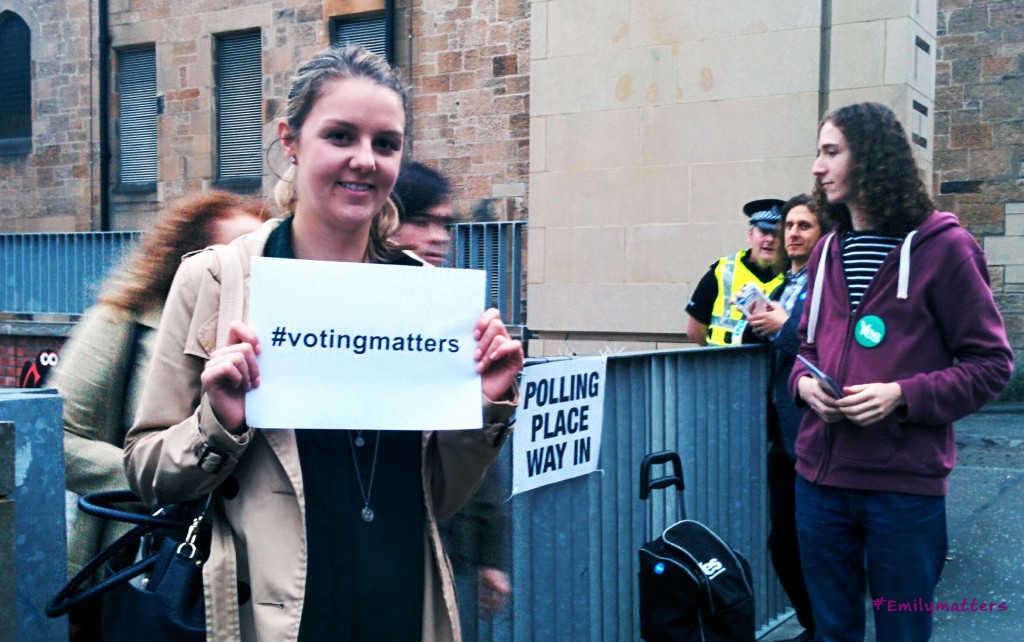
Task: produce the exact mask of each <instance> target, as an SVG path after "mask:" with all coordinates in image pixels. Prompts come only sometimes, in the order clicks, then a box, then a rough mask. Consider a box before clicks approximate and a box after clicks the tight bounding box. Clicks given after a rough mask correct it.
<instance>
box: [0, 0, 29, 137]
mask: <svg viewBox="0 0 1024 642" xmlns="http://www.w3.org/2000/svg"><path fill="white" fill-rule="evenodd" d="M0 60H3V61H4V64H3V66H2V67H0V156H22V155H26V154H30V153H32V29H31V28H30V27H29V26H28V23H27V22H26V21H25V19H24V18H22V17H21V16H20V15H18V14H17V13H15V12H14V11H9V10H8V11H2V12H0Z"/></svg>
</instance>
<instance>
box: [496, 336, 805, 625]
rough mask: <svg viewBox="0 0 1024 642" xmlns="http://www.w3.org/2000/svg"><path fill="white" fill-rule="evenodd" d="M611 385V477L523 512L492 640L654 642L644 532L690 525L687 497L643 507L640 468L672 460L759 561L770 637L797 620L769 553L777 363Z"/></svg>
mask: <svg viewBox="0 0 1024 642" xmlns="http://www.w3.org/2000/svg"><path fill="white" fill-rule="evenodd" d="M607 372H608V374H607V385H606V390H605V395H606V396H605V407H604V433H603V440H602V447H601V459H600V462H599V466H598V469H599V472H598V473H595V474H592V475H590V476H588V477H583V478H577V479H573V480H570V481H566V482H563V483H560V484H555V485H552V486H547V487H544V488H539V489H536V490H533V491H529V492H527V493H523V494H521V495H517V496H515V497H513V498H512V500H511V511H512V534H511V559H512V585H513V589H512V596H513V597H512V599H513V606H512V610H511V614H510V615H509V616H507V617H506V618H505V619H499V620H498V621H497V622H496V623H494V624H493V625H489V626H484V627H481V628H480V634H481V635H480V637H479V639H481V640H517V641H518V640H522V641H528V640H529V641H544V642H548V641H566V642H581V641H586V640H590V641H594V642H598V641H605V642H614V641H619V640H639V639H640V625H639V588H638V583H637V573H638V572H639V564H638V558H637V550H638V549H639V548H640V545H641V544H642V543H643V539H642V535H641V531H642V529H643V520H645V519H650V524H649V528H648V529H647V532H648V533H659V532H661V531H662V530H664V528H665V527H666V526H668V525H671V524H672V523H674V522H675V521H677V520H678V519H679V511H678V509H677V500H676V495H675V493H674V491H655V492H654V493H653V494H652V499H651V500H650V501H649V502H647V503H646V504H647V505H644V503H641V502H640V500H639V466H640V461H641V460H642V459H643V457H644V455H645V454H647V453H650V452H654V451H657V450H664V449H675V450H676V451H677V452H678V453H679V454H680V457H681V459H682V462H683V476H684V478H685V481H686V491H685V493H684V497H685V506H686V513H687V516H688V517H690V518H693V519H698V520H700V521H703V522H705V523H706V524H708V525H709V526H710V527H711V528H713V529H714V530H715V531H717V532H718V533H719V534H720V535H721V536H722V537H723V538H724V539H725V540H726V541H727V542H729V543H730V544H731V545H732V546H734V547H735V548H737V549H738V550H740V551H741V552H742V553H743V554H744V555H745V556H746V557H747V559H748V560H749V561H750V564H751V567H752V570H753V574H754V591H755V599H756V602H757V604H756V609H757V622H758V626H759V627H760V628H761V632H762V633H764V632H765V631H766V630H767V629H768V627H769V626H770V625H773V624H775V623H776V622H777V621H778V618H779V616H780V615H782V614H783V613H784V612H785V610H786V603H785V597H784V594H783V593H782V589H781V587H779V585H778V581H777V580H776V579H775V575H774V572H773V571H772V569H771V564H770V563H769V560H768V552H767V545H766V542H767V537H768V509H767V484H766V470H765V468H766V466H765V462H766V445H765V421H766V416H765V413H766V408H765V404H766V399H767V393H766V391H767V386H768V363H767V351H766V350H764V349H763V348H730V349H720V348H719V349H714V348H711V349H703V350H678V351H671V352H658V353H645V354H635V355H621V356H620V355H613V356H609V358H608V370H607ZM500 465H503V466H504V467H505V469H506V471H507V470H508V469H509V468H510V466H511V458H510V456H509V454H508V453H503V458H502V460H501V464H500ZM649 537H650V536H649Z"/></svg>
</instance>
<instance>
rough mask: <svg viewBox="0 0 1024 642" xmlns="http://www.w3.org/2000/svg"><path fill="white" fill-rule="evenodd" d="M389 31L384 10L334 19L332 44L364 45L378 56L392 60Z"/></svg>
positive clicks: (339, 45)
mask: <svg viewBox="0 0 1024 642" xmlns="http://www.w3.org/2000/svg"><path fill="white" fill-rule="evenodd" d="M387 31H388V30H387V22H386V21H385V19H384V13H383V12H380V13H375V14H372V15H364V16H359V17H358V18H337V19H335V21H334V30H333V33H332V34H331V36H332V39H333V40H332V42H331V44H332V45H334V46H335V47H343V46H345V45H362V46H364V47H366V48H367V49H369V50H370V51H372V52H373V53H375V54H377V55H378V56H382V57H383V58H385V59H387V60H390V58H389V56H388V48H389V47H388V33H387Z"/></svg>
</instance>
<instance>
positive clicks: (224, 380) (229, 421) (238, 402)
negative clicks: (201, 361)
mask: <svg viewBox="0 0 1024 642" xmlns="http://www.w3.org/2000/svg"><path fill="white" fill-rule="evenodd" d="M259 353H260V342H259V339H257V338H256V332H254V331H253V329H252V328H250V327H249V326H248V325H246V324H244V323H242V322H241V321H235V322H234V323H232V324H231V329H230V330H229V331H228V343H227V345H226V346H224V347H223V348H219V349H217V350H214V351H213V353H212V354H211V355H210V360H209V361H207V362H206V367H205V368H204V369H203V374H202V375H201V376H200V381H201V382H202V384H203V391H205V392H206V398H207V399H208V400H209V402H210V407H211V408H213V414H214V415H215V416H216V417H217V420H218V421H219V422H220V423H221V425H223V426H224V428H225V429H226V430H227V431H228V432H230V433H232V434H235V435H239V434H241V433H243V432H245V430H246V428H247V426H246V424H245V393H246V392H248V391H249V390H252V389H253V388H256V387H258V386H259V385H260V368H259V366H258V365H257V364H256V355H258V354H259Z"/></svg>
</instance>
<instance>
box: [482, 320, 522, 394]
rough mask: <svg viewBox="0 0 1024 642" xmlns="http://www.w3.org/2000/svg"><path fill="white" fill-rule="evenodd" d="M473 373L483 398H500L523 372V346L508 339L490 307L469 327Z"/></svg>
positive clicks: (503, 325)
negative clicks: (471, 338) (474, 324)
mask: <svg viewBox="0 0 1024 642" xmlns="http://www.w3.org/2000/svg"><path fill="white" fill-rule="evenodd" d="M473 338H474V339H475V340H476V350H475V351H474V352H473V358H474V359H475V360H476V362H477V363H476V371H477V372H478V373H479V374H480V379H481V386H482V389H483V393H484V396H485V397H487V398H488V399H490V400H491V401H496V400H498V399H501V398H502V397H503V396H504V395H505V392H506V391H508V389H509V388H510V387H512V384H513V383H514V382H515V380H516V375H518V374H519V371H520V370H522V369H523V344H522V343H520V342H519V341H516V340H513V339H512V338H510V337H509V336H508V330H506V329H505V324H504V323H502V322H501V313H499V312H498V310H497V309H495V308H491V309H489V310H486V311H485V312H484V313H483V314H481V315H480V318H479V319H477V321H476V327H474V328H473Z"/></svg>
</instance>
